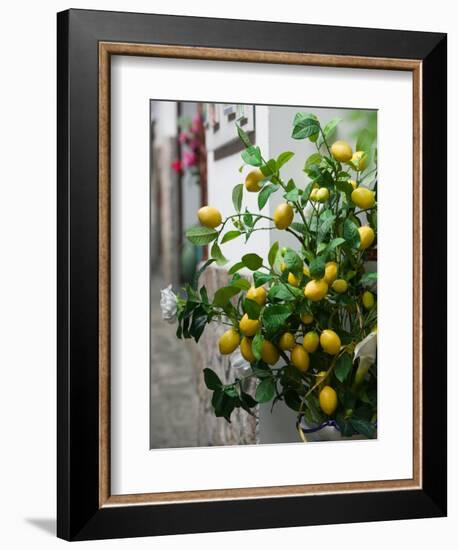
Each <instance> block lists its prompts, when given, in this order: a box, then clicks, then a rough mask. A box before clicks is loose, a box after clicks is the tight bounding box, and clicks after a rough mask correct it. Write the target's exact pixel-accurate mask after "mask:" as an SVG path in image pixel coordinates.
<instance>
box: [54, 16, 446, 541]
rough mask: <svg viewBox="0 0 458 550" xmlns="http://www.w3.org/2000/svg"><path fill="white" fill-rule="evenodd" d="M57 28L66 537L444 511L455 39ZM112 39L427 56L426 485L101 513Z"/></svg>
mask: <svg viewBox="0 0 458 550" xmlns="http://www.w3.org/2000/svg"><path fill="white" fill-rule="evenodd" d="M57 26H58V35H57V47H58V59H57V65H58V84H57V96H58V106H57V115H58V126H57V151H58V164H57V191H58V204H57V207H58V221H57V237H58V387H57V391H58V404H57V407H58V410H57V412H58V423H57V431H58V456H57V462H58V472H57V481H58V499H57V517H58V522H57V534H58V536H59V537H61V538H63V539H66V540H87V539H102V538H115V537H116V538H118V537H136V536H147V535H165V534H179V533H197V532H204V531H207V532H210V531H230V530H240V529H259V528H274V527H291V526H303V525H316V524H331V523H349V522H362V521H379V520H392V519H409V518H426V517H441V516H445V515H446V510H447V477H446V471H447V467H446V466H447V443H446V433H447V419H446V406H447V404H446V382H447V381H446V349H447V346H446V319H447V313H446V312H447V303H446V286H447V284H446V283H447V281H446V245H447V230H446V204H447V202H446V200H445V196H446V179H447V172H446V166H447V158H446V150H447V147H446V136H447V113H446V99H447V98H446V88H447V86H446V79H447V74H446V66H447V53H446V51H447V49H446V48H447V38H446V35H445V34H440V33H423V32H411V31H397V30H375V29H363V28H349V27H329V26H317V25H299V24H287V23H274V22H259V21H240V20H223V19H206V18H195V17H181V16H166V15H151V14H138V13H118V12H102V11H87V10H68V11H65V12H62V13H59V14H58V16H57ZM100 41H108V42H109V41H113V42H129V43H142V44H150V43H154V44H173V45H182V46H191V47H192V46H203V47H208V48H230V49H247V50H269V51H277V52H298V53H314V54H325V55H348V56H360V57H362V58H364V57H380V58H393V59H415V60H419V61H421V64H422V70H421V75H422V76H421V78H422V82H421V83H422V86H421V89H422V131H421V151H422V153H421V155H422V156H421V171H422V180H423V185H422V188H421V204H422V205H424V207H423V218H422V231H421V237H422V255H421V261H422V267H423V268H424V269H423V272H424V274H425V275H424V280H423V287H422V296H421V298H422V317H423V331H424V332H425V333H426V334H428V338H427V339H424V340H423V342H422V407H423V415H422V441H421V443H422V464H421V472H422V487H421V489H417V490H398V491H378V492H358V493H352V494H323V495H316V496H290V497H282V498H251V499H242V500H221V501H208V502H192V503H178V504H170V503H168V504H155V505H136V506H128V505H126V506H116V507H103V506H102V507H100V505H99V475H100V473H99V472H100V468H99V466H100V462H99V377H98V359H99V358H98V354H99V331H98V328H99V326H98V323H99V312H98V269H99V265H98V258H99V256H98V254H99V251H98V231H99V229H98V222H99V219H98V78H99V73H98V61H99V58H98V44H99V42H100ZM431 266H433V268H431ZM431 289H434V291H431Z"/></svg>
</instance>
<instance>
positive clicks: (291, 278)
mask: <svg viewBox="0 0 458 550" xmlns="http://www.w3.org/2000/svg"><path fill="white" fill-rule="evenodd" d="M288 283H289V284H290V285H291V286H299V279H298V278H297V277H296V275H294V273H291V271H290V272H289V273H288Z"/></svg>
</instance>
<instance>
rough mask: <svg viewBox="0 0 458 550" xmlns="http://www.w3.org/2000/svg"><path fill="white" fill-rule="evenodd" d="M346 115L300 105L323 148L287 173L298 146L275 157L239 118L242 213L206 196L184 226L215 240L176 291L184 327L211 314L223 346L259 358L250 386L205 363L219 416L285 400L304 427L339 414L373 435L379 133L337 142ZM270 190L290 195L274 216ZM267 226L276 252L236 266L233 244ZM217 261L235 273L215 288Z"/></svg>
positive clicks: (305, 129)
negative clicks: (208, 277)
mask: <svg viewBox="0 0 458 550" xmlns="http://www.w3.org/2000/svg"><path fill="white" fill-rule="evenodd" d="M339 122H340V119H333V120H331V121H329V122H327V123H326V124H325V125H322V124H321V123H320V121H319V120H318V118H317V117H316V116H315V115H314V114H313V113H302V112H300V113H297V114H296V116H295V117H294V120H293V128H292V138H293V139H295V140H309V141H310V142H312V143H313V144H314V147H315V149H316V151H315V152H314V153H313V154H312V155H310V156H308V157H307V158H304V169H303V173H302V174H298V176H297V179H289V180H288V181H285V180H284V179H283V177H282V168H283V166H284V165H285V164H286V163H287V162H289V160H290V159H291V158H292V157H293V153H292V152H290V151H284V152H282V153H281V154H280V155H278V156H277V157H275V158H271V159H266V158H264V156H263V155H262V152H261V150H260V148H259V147H258V146H256V145H254V144H252V143H251V142H250V139H249V137H248V135H247V134H246V133H245V132H244V131H243V130H242V129H241V128H238V135H239V138H240V140H241V141H242V143H243V145H244V150H243V152H242V154H241V157H242V161H243V163H244V167H246V166H247V167H248V168H247V169H246V170H245V173H246V176H245V179H244V181H242V182H240V183H237V184H236V185H235V186H234V188H233V192H232V200H233V212H232V213H231V214H230V215H229V216H227V217H226V218H223V216H222V215H221V213H220V211H219V210H218V209H216V208H215V207H213V206H211V205H208V206H204V207H202V208H201V209H200V210H199V212H198V219H199V221H200V225H199V226H196V227H193V228H191V229H189V230H188V232H187V237H188V239H189V240H190V241H191V242H192V243H194V244H195V245H199V246H206V245H207V246H208V247H209V259H208V261H206V262H205V263H204V264H203V266H202V267H201V269H200V270H199V272H197V273H196V276H195V280H194V282H193V284H190V285H187V286H186V287H185V288H184V289H183V292H182V293H181V295H180V296H179V297H178V301H177V308H178V329H177V337H178V338H193V339H194V340H195V341H196V342H198V341H199V339H200V337H201V335H202V333H203V331H204V330H205V327H207V326H208V325H209V324H210V323H212V322H214V323H218V324H223V325H224V327H225V332H224V333H223V334H222V336H221V337H220V339H219V342H218V346H219V351H220V353H221V354H223V355H229V354H232V353H234V352H236V350H239V351H240V353H241V355H242V356H243V358H244V359H245V360H246V361H247V362H248V363H250V371H249V374H247V375H246V377H253V378H255V379H256V380H257V386H256V391H255V393H254V394H253V395H250V394H248V393H246V392H245V390H244V387H246V386H245V385H244V384H243V380H242V379H238V378H235V379H234V380H233V382H231V383H230V384H223V383H222V381H221V380H220V378H219V377H218V375H217V374H216V373H215V372H214V371H213V370H211V369H205V370H204V378H205V383H206V385H207V387H208V389H209V390H211V391H212V392H213V395H212V405H213V408H214V411H215V414H216V416H218V417H224V418H225V419H226V420H228V421H230V418H231V414H232V412H233V411H234V409H235V408H243V409H244V410H245V411H246V412H247V413H249V414H256V410H257V409H256V407H257V405H258V404H259V403H266V402H269V401H271V402H272V405H275V403H277V402H278V401H283V402H284V403H286V405H287V406H288V407H290V408H291V409H293V410H294V411H296V412H297V415H298V426H299V425H300V421H301V420H302V419H304V420H305V422H306V423H307V425H309V426H320V425H321V424H323V423H324V422H326V421H328V420H331V419H332V420H335V422H336V423H337V425H338V427H339V429H340V431H341V432H342V435H344V436H351V435H354V434H362V435H364V436H366V437H369V438H371V437H374V436H375V434H376V420H377V369H376V361H375V357H374V354H373V352H371V355H368V354H367V353H366V354H364V353H363V351H364V345H365V342H366V341H367V340H368V338H369V339H371V342H372V343H371V345H373V341H372V339H373V337H374V335H375V332H374V327H376V326H377V294H376V279H377V274H376V272H374V271H373V270H368V258H369V256H368V254H370V252H371V249H373V248H374V247H375V246H376V244H377V158H376V148H375V136H374V135H373V133H372V134H371V133H370V132H369V131H368V130H366V129H364V130H362V131H361V132H360V134H359V136H358V137H357V140H356V142H355V143H353V142H352V141H351V140H344V139H340V140H337V141H333V140H332V137H333V135H334V133H335V131H336V128H337V126H338V124H339ZM241 171H243V167H242V169H241ZM246 193H250V194H253V193H254V194H256V195H257V209H256V210H255V211H253V210H250V209H248V208H247V207H246V206H244V198H245V194H246ZM273 194H279V195H281V199H280V201H277V202H279V205H278V206H277V207H276V209H275V210H274V212H273V215H272V217H271V216H269V215H267V214H266V212H265V210H264V209H265V206H266V204H267V203H268V200H269V197H271V196H272V195H273ZM261 230H262V231H266V230H267V231H269V230H271V231H273V235H274V238H273V239H272V240H273V241H274V242H273V244H272V246H271V248H270V251H269V253H268V256H267V258H262V257H260V256H259V255H258V254H256V253H254V252H247V253H246V254H243V255H241V257H240V258H239V259H238V261H236V262H233V263H232V264H231V265H228V264H229V262H228V260H227V259H226V258H225V256H224V253H223V250H224V244H225V243H227V242H229V241H232V240H234V239H239V240H240V241H243V242H244V243H245V244H246V246H247V250H249V241H250V237H251V236H252V235H253V233H255V232H256V231H261ZM282 232H285V233H288V234H290V235H291V236H292V237H293V239H294V242H296V243H297V246H294V247H281V246H280V243H279V241H278V240H275V239H280V240H281V233H282ZM214 263H216V264H218V265H220V266H226V268H227V270H228V273H229V277H230V279H229V283H228V284H227V285H225V286H223V287H222V288H219V289H217V290H216V292H215V293H214V294H213V296H209V294H208V291H207V289H206V288H205V286H203V285H200V284H199V278H200V275H201V274H202V273H203V271H204V270H205V269H207V268H208V267H209V266H210V265H211V264H214ZM247 272H250V273H251V276H247V275H246V273H247ZM375 330H376V329H375Z"/></svg>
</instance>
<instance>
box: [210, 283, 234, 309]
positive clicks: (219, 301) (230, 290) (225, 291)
mask: <svg viewBox="0 0 458 550" xmlns="http://www.w3.org/2000/svg"><path fill="white" fill-rule="evenodd" d="M239 292H240V288H237V287H236V286H233V285H230V286H223V287H222V288H218V290H217V291H216V292H215V295H214V297H213V303H214V305H215V306H219V307H223V306H225V305H226V304H227V303H228V302H229V300H230V299H231V298H232V297H233V296H235V295H236V294H238V293H239Z"/></svg>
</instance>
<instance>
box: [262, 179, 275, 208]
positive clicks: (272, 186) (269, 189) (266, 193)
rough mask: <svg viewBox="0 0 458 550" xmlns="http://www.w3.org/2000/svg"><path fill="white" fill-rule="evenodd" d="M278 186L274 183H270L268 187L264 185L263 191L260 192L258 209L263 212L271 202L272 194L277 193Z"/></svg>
mask: <svg viewBox="0 0 458 550" xmlns="http://www.w3.org/2000/svg"><path fill="white" fill-rule="evenodd" d="M277 189H278V185H275V184H274V183H268V184H267V185H264V186H263V188H262V189H261V191H259V194H258V207H259V210H262V209H263V208H264V206H265V205H266V204H267V201H268V200H269V197H270V195H272V193H275V191H277Z"/></svg>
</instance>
